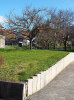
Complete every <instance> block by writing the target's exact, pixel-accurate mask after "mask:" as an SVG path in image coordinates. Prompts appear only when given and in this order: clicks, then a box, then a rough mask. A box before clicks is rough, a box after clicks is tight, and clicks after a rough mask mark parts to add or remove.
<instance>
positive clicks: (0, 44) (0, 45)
mask: <svg viewBox="0 0 74 100" xmlns="http://www.w3.org/2000/svg"><path fill="white" fill-rule="evenodd" d="M0 48H5V36H3V35H0Z"/></svg>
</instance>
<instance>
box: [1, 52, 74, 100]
mask: <svg viewBox="0 0 74 100" xmlns="http://www.w3.org/2000/svg"><path fill="white" fill-rule="evenodd" d="M72 61H74V53H70V54H68V55H67V56H65V57H64V58H62V59H61V60H59V61H58V62H56V64H54V65H52V66H51V67H50V68H48V69H47V70H45V71H42V72H40V73H38V74H37V75H35V76H33V77H32V78H29V79H28V80H27V81H26V82H24V83H12V82H11V83H10V82H2V81H0V98H14V100H25V98H26V97H27V96H29V95H32V94H33V93H35V92H37V91H39V90H40V89H42V88H43V87H44V86H46V85H47V84H48V83H49V82H51V81H52V80H53V79H54V78H55V77H56V76H57V75H58V74H59V73H60V72H61V71H62V70H64V69H65V68H66V67H67V65H69V64H70V63H71V62H72Z"/></svg>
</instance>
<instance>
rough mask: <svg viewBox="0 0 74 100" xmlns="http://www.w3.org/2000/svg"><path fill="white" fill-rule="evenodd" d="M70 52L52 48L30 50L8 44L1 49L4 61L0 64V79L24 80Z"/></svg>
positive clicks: (0, 53) (0, 52)
mask: <svg viewBox="0 0 74 100" xmlns="http://www.w3.org/2000/svg"><path fill="white" fill-rule="evenodd" d="M67 54H68V52H64V51H52V50H29V49H26V48H25V49H24V48H19V47H15V46H13V47H11V46H6V48H5V49H0V55H1V56H3V58H4V63H3V65H2V66H0V80H7V81H24V80H26V79H28V78H29V77H31V76H33V75H35V74H37V73H39V72H40V71H43V70H45V69H47V68H48V67H50V66H51V65H52V64H54V63H55V62H56V61H58V60H59V59H61V58H62V57H64V56H65V55H67Z"/></svg>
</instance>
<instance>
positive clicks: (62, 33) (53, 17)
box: [48, 9, 74, 50]
mask: <svg viewBox="0 0 74 100" xmlns="http://www.w3.org/2000/svg"><path fill="white" fill-rule="evenodd" d="M48 15H49V18H50V21H51V27H52V28H53V29H55V34H54V37H55V39H56V40H57V41H60V42H61V41H64V50H66V43H67V40H68V37H69V27H70V26H71V25H72V22H73V21H74V12H72V11H71V10H59V11H57V10H56V9H53V10H50V11H48ZM55 39H54V40H55ZM54 43H56V41H54ZM54 47H55V44H54Z"/></svg>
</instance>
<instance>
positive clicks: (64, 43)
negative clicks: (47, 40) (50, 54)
mask: <svg viewBox="0 0 74 100" xmlns="http://www.w3.org/2000/svg"><path fill="white" fill-rule="evenodd" d="M66 42H67V41H64V50H65V51H66V49H67V47H66Z"/></svg>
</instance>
